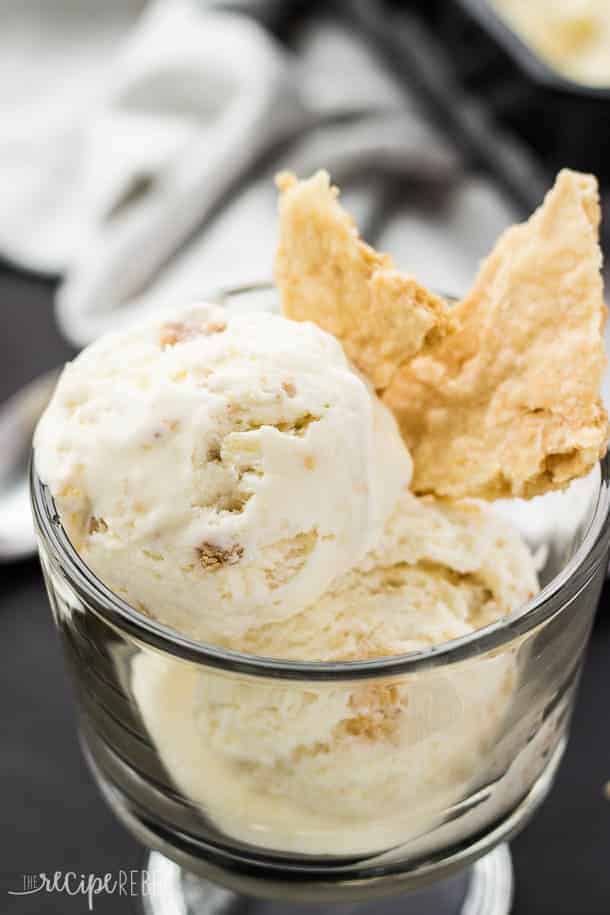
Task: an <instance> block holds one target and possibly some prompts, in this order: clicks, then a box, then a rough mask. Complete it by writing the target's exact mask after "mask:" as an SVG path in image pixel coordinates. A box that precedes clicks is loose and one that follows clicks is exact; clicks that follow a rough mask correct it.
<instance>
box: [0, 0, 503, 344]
mask: <svg viewBox="0 0 610 915" xmlns="http://www.w3.org/2000/svg"><path fill="white" fill-rule="evenodd" d="M0 22H1V23H2V28H1V29H0V117H1V118H2V124H3V129H2V131H1V132H0V199H1V200H2V207H1V208H0V253H2V254H4V255H5V256H6V257H8V258H10V259H12V260H13V261H15V262H16V263H17V264H20V265H22V266H25V267H28V268H30V269H33V270H37V271H42V272H49V273H58V274H61V275H62V283H61V286H60V288H59V292H58V295H57V316H58V320H59V322H60V326H61V328H62V330H63V332H64V333H65V334H66V336H67V337H68V338H69V339H70V340H71V341H72V342H74V343H76V344H78V345H81V344H84V343H87V342H89V341H90V340H91V339H93V338H94V337H95V336H97V335H98V334H99V333H100V332H102V331H103V330H105V329H107V328H108V327H110V326H116V324H117V323H118V322H119V321H122V320H127V319H130V318H131V317H132V316H133V315H134V314H139V313H140V312H141V310H142V309H150V308H153V307H155V306H156V305H159V304H163V305H165V304H167V303H168V302H172V301H176V302H182V301H185V300H186V301H188V300H189V299H191V298H194V297H200V296H201V295H204V294H205V293H206V291H207V290H209V289H210V288H214V287H217V286H219V285H227V284H228V285H234V284H237V283H240V282H247V281H250V280H252V279H259V278H264V277H268V276H270V273H271V263H272V255H273V247H274V240H275V193H274V189H273V184H272V176H273V173H274V172H275V171H277V170H278V169H279V168H284V167H290V168H293V169H295V170H296V171H297V172H299V173H300V174H306V173H309V172H311V171H313V170H314V169H316V168H318V167H328V168H329V169H330V171H331V174H332V175H333V177H334V178H335V179H336V180H337V181H338V182H340V183H342V184H343V185H344V186H345V200H346V203H347V205H348V206H349V207H350V208H351V209H352V210H353V211H354V212H355V214H356V216H357V217H358V218H359V220H360V221H361V222H362V223H363V225H364V227H365V232H366V231H367V229H368V230H370V233H372V234H374V235H375V238H374V239H371V240H374V241H375V242H377V243H381V244H382V245H384V246H387V248H388V249H390V250H392V252H393V254H394V255H395V256H396V258H397V260H398V261H399V263H401V264H402V265H404V266H405V267H407V268H409V269H411V270H414V271H416V272H417V273H418V274H419V275H420V276H421V278H422V279H423V280H424V281H427V282H428V283H430V284H432V285H434V286H435V287H436V288H438V289H440V290H445V291H448V292H457V293H459V292H461V291H462V290H463V289H464V288H466V287H467V285H468V283H469V282H470V279H471V277H472V274H473V272H474V270H475V269H476V264H477V261H478V260H479V258H480V257H481V256H483V255H484V254H485V253H486V251H487V250H488V248H489V247H490V246H491V244H492V242H493V240H494V238H495V237H496V235H497V234H498V233H499V231H501V229H502V228H504V226H505V225H506V224H508V223H509V222H511V221H512V220H513V219H514V213H513V211H512V209H511V208H510V206H509V205H508V204H507V203H506V202H505V201H504V200H503V199H502V198H501V197H500V196H499V195H498V193H497V192H496V191H495V190H494V189H493V188H492V186H491V185H490V184H489V183H488V182H486V181H485V180H483V179H482V178H477V177H472V176H465V175H462V174H461V163H460V162H459V159H458V158H457V157H456V154H455V153H454V152H453V151H452V150H451V149H450V148H448V147H447V145H446V144H445V143H444V142H443V140H442V139H441V138H440V137H439V136H437V134H436V133H435V132H434V131H433V130H432V129H431V128H430V127H429V126H427V124H426V123H425V121H424V120H422V118H421V116H420V114H419V113H418V110H417V103H416V101H415V99H413V98H410V97H409V95H408V93H407V92H406V91H405V88H404V87H398V86H397V85H395V84H394V83H393V82H392V80H391V79H390V78H389V77H388V76H387V75H386V74H385V72H384V71H383V69H382V68H381V66H380V64H379V63H378V61H377V60H376V59H375V58H374V57H373V55H372V54H371V53H370V51H369V50H368V49H367V48H366V47H365V46H364V45H363V44H362V42H361V41H359V40H358V39H356V37H354V35H352V34H351V33H350V32H349V31H348V30H347V29H346V28H345V27H344V26H342V25H341V24H339V23H337V22H334V21H333V20H325V19H322V20H319V21H317V22H313V23H312V24H311V25H310V26H309V27H308V28H307V29H306V30H305V31H304V32H303V33H302V35H301V38H300V41H299V43H298V45H297V46H296V47H295V48H294V49H293V50H291V51H287V50H286V49H285V48H283V47H281V46H279V45H278V44H277V43H276V42H275V41H274V40H273V39H272V37H271V36H270V35H269V34H268V33H267V32H266V31H265V30H264V29H263V28H262V27H261V26H260V25H258V24H257V23H256V22H255V21H253V20H251V19H249V18H248V17H247V16H244V15H240V14H238V13H231V12H228V11H223V10H222V8H219V7H212V6H211V5H207V4H205V3H201V4H197V3H195V2H194V0H157V2H154V3H151V4H149V5H145V4H144V3H143V2H142V0H104V3H103V4H100V3H99V2H98V0H72V2H70V0H38V2H35V0H20V3H15V2H14V0H0ZM409 188H415V189H416V191H417V193H416V194H415V195H414V198H413V197H412V196H411V195H410V193H409ZM431 201H435V203H434V205H433V204H432V203H431ZM465 226H467V227H468V231H467V232H465V231H464V227H465Z"/></svg>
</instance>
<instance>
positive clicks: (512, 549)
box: [133, 492, 537, 854]
mask: <svg viewBox="0 0 610 915" xmlns="http://www.w3.org/2000/svg"><path fill="white" fill-rule="evenodd" d="M536 590H537V582H536V575H535V572H534V569H533V563H532V559H531V556H530V554H529V552H528V550H527V548H526V547H525V546H524V544H523V543H522V541H521V540H520V538H519V536H518V535H517V534H516V532H515V531H514V530H513V529H512V528H511V527H510V526H509V525H508V524H507V523H506V522H505V521H502V520H500V519H498V518H496V517H495V516H494V515H493V513H492V512H491V511H490V509H489V508H487V507H486V506H484V505H482V504H480V503H477V502H473V501H469V502H462V503H454V504H447V503H442V502H435V501H433V500H427V499H417V498H415V497H414V496H412V495H411V494H410V493H408V492H405V493H404V494H403V495H402V497H401V499H400V500H399V503H398V505H397V507H396V510H395V512H394V514H393V515H392V517H391V518H390V520H389V521H388V524H387V525H386V530H385V532H384V535H383V537H382V539H381V540H380V542H379V543H378V545H377V546H376V548H375V549H374V550H373V551H371V552H370V553H369V554H368V555H367V556H366V557H365V559H364V560H363V561H362V562H361V563H360V564H359V565H358V566H357V567H355V568H354V569H352V570H351V571H349V572H348V573H346V574H345V575H343V576H341V577H339V578H338V579H336V580H335V582H333V584H332V586H331V587H330V588H329V590H328V591H327V592H326V594H325V595H324V596H323V597H322V598H320V599H319V600H318V601H316V602H315V603H314V604H313V605H312V606H310V607H308V608H307V609H306V610H304V611H302V612H301V613H299V614H297V615H295V616H293V617H291V618H290V619H289V620H287V621H285V622H283V623H271V624H267V625H265V626H262V627H260V628H258V629H255V630H251V631H250V632H248V633H247V634H246V636H245V637H244V638H243V639H242V640H240V641H238V642H236V643H234V645H233V647H235V648H241V649H242V650H247V651H249V652H256V653H258V654H267V655H274V656H281V657H288V658H300V659H303V658H306V659H317V660H353V659H356V658H358V659H362V658H374V657H380V656H383V655H391V654H392V655H393V654H400V653H404V652H407V651H413V650H418V649H424V648H428V647H429V646H431V645H434V644H438V643H440V642H443V641H446V640H448V639H452V638H456V637H458V636H461V635H465V634H467V633H469V632H472V631H473V629H475V628H478V627H479V626H482V625H485V624H487V623H489V622H492V621H493V620H496V619H498V618H499V617H501V616H503V615H505V614H506V613H508V612H510V611H511V610H512V609H514V608H517V607H519V606H521V605H523V604H524V603H525V602H526V601H527V600H528V599H529V598H530V597H531V596H532V595H533V594H534V593H535V592H536ZM516 678H517V669H516V663H515V658H514V656H513V655H512V654H502V655H495V656H493V657H487V658H479V659H477V660H476V661H472V662H470V663H466V664H462V665H455V666H453V667H449V668H447V667H444V668H443V669H442V670H439V671H434V670H433V671H429V672H424V673H422V674H420V675H412V676H410V677H406V678H399V679H394V680H390V679H388V680H385V681H367V682H365V683H362V682H360V683H358V684H356V685H354V684H349V683H347V684H333V685H330V684H324V683H320V684H311V683H310V684H306V685H304V684H303V685H301V684H299V683H292V682H291V683H285V684H284V683H277V682H273V683H271V682H265V681H261V680H254V679H238V678H236V677H234V676H226V675H218V674H216V673H213V672H210V673H209V674H202V673H200V672H199V671H197V670H196V669H195V668H193V667H191V666H190V665H187V664H183V663H181V662H175V661H168V660H166V659H163V658H159V657H158V656H156V655H152V654H151V655H140V656H139V657H138V658H137V660H136V662H135V666H134V677H133V688H134V692H135V695H136V697H137V700H138V704H139V707H140V710H141V713H142V715H143V718H144V721H145V723H146V726H147V728H148V730H149V732H150V734H151V736H152V738H153V740H154V742H155V744H156V746H157V748H158V750H159V752H160V755H161V758H162V760H163V762H164V765H165V766H166V768H167V770H168V771H169V772H170V773H171V774H172V778H173V780H174V781H175V783H176V784H177V785H178V786H179V788H180V789H181V790H182V791H183V792H184V793H185V795H186V796H187V797H189V798H192V799H193V800H194V801H195V802H196V803H197V804H198V805H199V806H200V807H201V808H202V809H203V810H204V811H205V812H206V813H207V814H208V815H209V816H210V817H211V819H212V820H213V822H215V823H216V824H217V825H218V826H219V827H220V828H221V829H223V830H224V831H225V832H227V833H228V834H230V835H232V836H235V837H237V838H239V839H241V840H242V841H245V842H250V843H252V844H256V845H262V846H266V847H271V848H276V849H283V850H289V851H295V852H303V853H313V854H326V853H328V854H357V853H361V852H373V851H380V850H382V849H386V848H389V847H392V846H393V845H395V844H398V843H401V842H405V841H408V839H410V838H413V837H414V836H416V835H418V834H419V833H421V832H422V831H423V830H425V829H427V828H430V827H431V826H432V825H433V824H434V822H435V821H436V820H437V819H438V818H439V817H440V816H441V815H442V812H443V811H444V810H446V808H447V807H448V806H451V805H452V804H454V803H456V802H458V801H459V800H460V799H461V798H462V797H463V796H465V795H466V793H467V791H468V789H469V787H471V785H472V781H473V779H474V777H475V775H476V774H477V773H480V772H481V771H483V772H484V771H485V765H486V762H485V761H486V757H487V755H488V754H489V753H490V750H491V748H492V746H493V744H494V741H495V739H496V737H497V735H498V732H499V730H500V728H501V724H502V721H503V718H504V716H505V715H506V712H507V709H508V707H509V705H510V701H511V696H512V693H513V689H514V687H515V683H516Z"/></svg>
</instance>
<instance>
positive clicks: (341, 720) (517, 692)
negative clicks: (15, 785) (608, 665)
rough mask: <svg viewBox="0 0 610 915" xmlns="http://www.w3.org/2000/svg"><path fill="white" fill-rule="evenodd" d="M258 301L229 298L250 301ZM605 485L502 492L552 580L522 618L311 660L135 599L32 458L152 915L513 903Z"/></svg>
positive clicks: (47, 536) (603, 470)
mask: <svg viewBox="0 0 610 915" xmlns="http://www.w3.org/2000/svg"><path fill="white" fill-rule="evenodd" d="M261 295H262V297H263V304H265V305H267V303H268V301H269V297H270V295H271V293H270V289H269V287H268V286H267V285H261V286H256V287H248V288H244V289H239V290H233V291H231V292H229V293H224V294H222V295H221V296H217V298H219V299H221V300H223V301H227V300H230V304H231V305H235V307H246V308H251V307H259V306H260V302H261V299H260V296H261ZM608 483H609V464H608V460H607V459H606V460H604V461H603V462H602V463H601V464H600V465H599V466H598V467H597V468H596V469H595V470H594V472H592V473H591V474H590V475H589V476H588V477H587V478H586V479H584V480H579V481H577V482H575V483H574V484H572V486H571V487H570V488H569V489H568V490H567V491H565V492H563V493H553V494H549V495H547V496H544V497H540V498H537V499H534V500H532V501H531V502H527V503H525V502H519V501H514V502H510V503H504V504H498V511H499V512H501V513H504V514H507V515H509V516H510V518H511V520H512V521H513V523H514V524H515V525H516V526H517V527H518V528H519V529H520V530H521V532H522V534H523V536H524V538H525V539H526V540H527V541H528V543H529V544H530V546H531V547H532V549H533V550H534V551H536V555H537V557H538V559H539V566H540V579H541V584H542V586H543V587H542V590H541V592H540V593H539V594H538V595H537V596H536V597H535V598H534V599H533V600H532V601H531V602H530V603H529V604H528V605H527V606H526V607H524V608H521V609H520V610H519V612H518V613H515V614H513V615H511V616H509V617H507V618H505V619H503V620H501V621H499V622H497V623H495V624H493V625H491V626H488V627H486V628H484V629H480V630H478V631H477V632H475V633H473V634H471V635H468V636H465V637H462V638H460V639H456V640H454V641H452V642H448V643H445V644H443V645H440V646H437V647H434V648H431V649H429V650H426V651H422V652H417V653H412V654H409V655H405V656H401V657H392V658H383V659H380V660H369V661H358V662H349V663H305V662H294V661H282V660H277V659H270V658H262V657H255V656H250V655H243V654H238V653H235V652H230V651H225V650H223V649H221V648H216V647H213V646H210V645H204V644H200V643H197V642H193V641H191V640H189V639H188V638H186V637H183V636H181V635H179V634H177V633H175V632H173V631H172V630H170V629H168V628H166V627H164V626H162V625H161V624H159V623H156V622H155V621H153V620H151V619H150V618H148V617H146V616H144V615H142V614H141V613H139V612H138V611H137V610H135V609H134V608H132V607H130V606H129V605H128V604H126V603H125V602H124V601H123V600H122V599H121V598H120V597H118V596H117V595H116V594H114V593H112V592H111V591H110V590H109V589H108V588H107V587H106V586H105V585H104V584H103V583H102V582H101V581H100V580H99V579H97V578H96V576H95V575H94V574H93V573H92V572H91V571H90V570H89V569H88V568H87V567H86V565H85V564H84V563H83V561H82V560H81V559H80V557H79V556H78V554H77V553H76V551H75V550H74V548H73V547H72V545H71V543H70V541H69V539H68V537H67V535H66V533H65V531H64V530H63V528H62V526H61V523H60V520H59V518H58V516H57V513H56V511H55V507H54V504H53V500H52V498H51V497H50V494H49V492H48V491H47V490H46V488H45V487H44V486H43V485H42V483H41V481H40V480H39V479H38V478H37V476H36V472H35V469H34V463H33V470H32V479H31V489H32V503H33V510H34V518H35V524H36V530H37V535H38V543H39V551H40V558H41V563H42V568H43V572H44V576H45V580H46V584H47V589H48V594H49V600H50V603H51V607H52V609H53V614H54V617H55V621H56V624H57V626H58V629H59V630H60V633H61V635H62V640H63V644H64V647H65V652H66V658H67V662H68V664H69V667H70V669H71V671H72V674H73V678H74V683H75V686H76V690H77V693H78V698H79V705H80V711H81V716H80V727H81V735H82V742H83V748H84V752H85V755H86V757H87V760H88V762H89V764H90V766H91V769H92V771H93V773H94V775H95V777H96V779H97V782H98V784H99V786H100V788H101V790H102V792H103V794H104V797H105V798H106V800H107V801H108V803H109V804H110V806H111V807H112V809H113V810H114V811H115V813H116V815H117V816H118V818H119V819H120V820H121V821H122V822H123V823H124V824H125V825H126V826H127V828H128V829H129V830H130V831H131V832H132V833H133V834H134V835H135V836H136V837H137V838H138V839H140V840H141V841H142V842H143V843H144V844H145V845H147V846H148V847H149V848H151V849H153V851H152V852H151V854H150V857H149V862H148V868H147V871H148V873H147V886H148V892H146V891H145V890H144V889H143V898H144V905H145V908H146V910H147V912H148V913H149V915H169V913H172V915H177V913H183V915H186V913H196V912H201V913H206V912H207V913H216V915H220V913H229V912H230V913H232V915H237V913H238V912H248V913H256V915H267V913H279V912H284V911H290V912H292V913H301V915H308V913H311V915H313V913H321V912H326V911H329V910H330V909H332V910H333V911H336V912H337V913H341V912H342V911H343V912H349V913H350V915H353V913H356V912H363V913H368V912H370V913H371V915H372V913H375V915H379V912H380V911H382V910H383V911H384V912H386V913H388V915H390V913H393V912H396V913H398V912H401V913H410V912H413V913H418V915H425V913H430V915H457V913H461V915H482V913H487V915H489V913H493V915H505V913H507V912H509V910H510V905H511V899H512V871H511V863H510V855H509V852H508V847H507V845H506V844H505V843H506V841H507V840H508V839H509V838H510V837H511V836H512V835H514V834H515V832H516V831H517V830H519V829H520V828H522V826H523V825H524V824H525V823H526V822H527V820H528V819H529V817H530V816H531V815H532V814H533V812H534V811H535V810H536V808H537V806H538V805H539V804H540V803H541V801H542V800H543V799H544V797H545V796H546V794H547V792H548V790H549V788H550V786H551V784H552V781H553V778H554V775H555V772H556V770H557V766H558V765H559V762H560V760H561V756H562V753H563V750H564V747H565V743H566V739H567V733H568V726H569V719H570V713H571V710H572V707H573V703H574V695H575V691H576V687H577V683H578V676H579V672H580V668H581V664H582V657H583V652H584V649H585V646H586V643H587V639H588V636H589V632H590V629H591V624H592V621H593V616H594V613H595V608H596V605H597V601H598V597H599V592H600V589H601V585H602V582H603V579H604V573H605V568H606V562H607V551H608V543H609V532H610V525H609V522H608V514H609V505H610V494H609V487H608ZM398 708H400V710H401V711H400V715H398V714H397V712H396V710H397V709H398ZM320 735H321V736H320ZM542 853H543V851H542V850H541V854H542ZM397 894H400V895H399V898H396V899H393V900H388V901H386V902H384V904H383V907H382V908H381V907H380V903H379V902H378V901H376V899H377V897H378V896H381V895H397Z"/></svg>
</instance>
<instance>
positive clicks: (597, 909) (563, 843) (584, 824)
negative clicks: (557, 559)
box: [0, 268, 610, 915]
mask: <svg viewBox="0 0 610 915" xmlns="http://www.w3.org/2000/svg"><path fill="white" fill-rule="evenodd" d="M51 293H52V287H51V285H50V284H49V283H45V282H42V281H40V280H37V279H34V278H31V277H26V276H24V275H21V274H17V273H15V272H12V271H10V270H8V269H5V270H3V269H2V268H0V401H1V400H3V399H4V398H5V397H6V396H8V395H9V394H10V393H12V391H14V390H16V389H17V387H18V386H19V385H20V384H23V383H24V382H26V381H28V380H29V379H30V378H32V377H34V376H35V375H36V374H38V373H39V372H41V371H43V370H44V369H45V368H50V367H51V366H53V365H56V364H57V363H59V362H61V361H63V360H65V358H66V357H68V356H69V355H70V350H69V348H68V347H67V345H66V344H65V343H64V342H63V341H62V340H61V338H60V336H59V334H58V332H57V330H56V329H55V326H54V321H53V314H52V307H51ZM0 447H1V443H0ZM609 603H610V587H607V588H606V590H605V592H604V594H603V595H602V601H601V606H600V610H599V613H598V618H597V624H596V627H595V631H594V634H593V639H592V642H591V645H590V649H589V653H588V658H587V664H586V668H585V671H584V676H583V680H582V686H581V689H580V695H579V700H578V707H577V709H576V714H575V718H574V725H573V729H572V737H571V741H570V745H569V748H568V751H567V754H566V757H565V760H564V762H563V764H562V767H561V771H560V773H559V776H558V778H557V782H556V785H555V787H554V789H553V791H552V794H551V796H550V798H549V799H548V800H547V802H546V804H545V805H544V807H543V809H542V810H541V811H540V812H539V813H538V815H537V816H536V817H535V819H534V821H533V822H532V823H531V824H530V825H529V826H528V827H527V828H526V829H525V830H524V832H523V833H522V834H521V835H520V836H519V837H518V838H517V839H516V840H515V841H514V842H513V846H512V850H513V856H514V863H515V868H516V879H517V895H516V901H515V907H514V915H610V802H609V801H608V800H606V799H605V797H604V785H605V783H606V782H608V781H609V780H610V727H609V726H608V716H609V711H608V709H609V707H610V706H609V702H608V700H609V690H608V682H609V680H610V615H609V613H608V604H609ZM0 681H1V684H2V688H1V689H0V728H1V734H2V739H1V742H0V819H1V820H2V823H3V828H2V830H1V833H0V835H1V837H2V838H1V840H0V913H8V915H13V913H14V915H72V913H81V912H83V913H84V912H87V910H88V909H87V902H86V900H85V899H84V898H83V897H81V896H75V897H73V898H70V897H68V896H66V895H65V894H61V895H59V894H50V893H49V894H47V893H36V894H34V895H30V896H20V897H17V896H11V895H8V890H9V889H19V888H21V887H22V875H23V874H24V873H32V872H40V871H43V872H45V873H49V872H52V871H55V870H58V871H63V872H66V871H75V872H77V873H85V874H89V873H95V874H103V873H106V872H111V873H115V874H116V873H118V872H119V871H129V870H132V869H138V868H140V867H142V865H143V863H144V850H143V849H142V848H141V847H140V846H139V845H138V844H137V843H136V842H135V841H134V840H133V839H132V838H131V837H130V836H129V835H128V834H127V833H126V832H125V831H124V830H123V829H122V827H120V826H119V825H118V823H116V821H115V820H114V818H113V817H112V815H111V814H110V812H109V811H108V810H107V808H106V806H105V805H104V803H103V802H102V800H101V798H100V797H99V795H98V792H97V790H96V788H95V786H94V784H93V782H92V780H91V777H90V775H89V773H88V771H87V769H86V767H85V764H84V762H83V760H82V758H81V755H80V752H79V747H78V742H77V737H76V730H75V716H74V706H73V701H72V696H71V693H70V688H69V684H68V682H67V680H66V676H65V674H64V671H63V666H62V659H61V655H60V650H59V645H58V642H57V639H56V637H55V634H54V632H53V628H52V625H51V615H50V612H49V610H48V607H47V601H46V597H45V594H44V588H43V585H42V580H41V576H40V572H39V569H38V565H37V562H36V561H35V560H34V559H32V560H28V561H25V562H22V563H18V564H15V565H10V566H0ZM138 905H139V902H138V900H137V899H135V898H126V897H121V898H119V897H117V896H115V895H112V896H111V895H106V896H99V897H97V898H96V899H95V902H94V911H95V912H97V913H98V915H109V913H113V915H122V913H129V912H137V911H138ZM383 911H384V904H383V902H380V903H379V915H383Z"/></svg>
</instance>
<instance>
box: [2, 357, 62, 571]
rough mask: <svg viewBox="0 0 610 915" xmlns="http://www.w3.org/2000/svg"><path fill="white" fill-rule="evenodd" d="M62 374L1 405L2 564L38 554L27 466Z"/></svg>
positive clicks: (54, 373) (27, 388)
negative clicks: (38, 425)
mask: <svg viewBox="0 0 610 915" xmlns="http://www.w3.org/2000/svg"><path fill="white" fill-rule="evenodd" d="M59 374H60V370H59V369H53V370H52V371H50V372H47V373H46V374H45V375H41V376H40V377H38V378H35V379H34V381H31V382H30V383H29V384H27V385H26V386H25V387H23V388H21V389H20V390H19V391H17V393H16V394H14V395H13V396H12V397H10V398H9V399H8V400H7V401H5V403H3V404H2V405H0V562H10V561H12V560H15V559H21V558H23V557H25V556H29V555H31V554H32V553H34V552H35V551H36V539H35V537H34V527H33V524H32V515H31V511H30V500H29V483H28V464H29V461H30V454H31V450H32V435H33V434H34V429H35V427H36V423H37V422H38V419H39V418H40V415H41V414H42V412H43V410H44V408H45V407H46V405H47V404H48V402H49V400H50V398H51V394H52V393H53V390H54V388H55V385H56V383H57V379H58V378H59Z"/></svg>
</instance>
